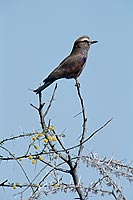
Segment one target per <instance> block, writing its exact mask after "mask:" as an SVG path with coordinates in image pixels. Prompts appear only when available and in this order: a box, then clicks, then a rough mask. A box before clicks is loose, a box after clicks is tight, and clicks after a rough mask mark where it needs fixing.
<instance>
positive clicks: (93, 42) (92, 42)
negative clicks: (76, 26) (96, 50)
mask: <svg viewBox="0 0 133 200" xmlns="http://www.w3.org/2000/svg"><path fill="white" fill-rule="evenodd" d="M97 42H98V41H96V40H91V41H90V44H95V43H97Z"/></svg>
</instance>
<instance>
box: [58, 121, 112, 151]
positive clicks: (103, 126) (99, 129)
mask: <svg viewBox="0 0 133 200" xmlns="http://www.w3.org/2000/svg"><path fill="white" fill-rule="evenodd" d="M112 120H113V118H111V119H109V120H108V121H107V122H106V123H105V124H104V125H102V126H101V127H100V128H98V129H97V130H96V131H94V132H93V133H92V134H91V135H90V136H89V137H88V138H87V139H85V140H84V141H83V142H82V144H84V143H86V142H87V141H88V140H90V139H91V138H92V137H93V136H94V135H95V134H96V133H98V132H99V131H101V130H102V129H103V128H105V126H107V125H108V124H109V123H110V122H111V121H112ZM80 145H81V143H79V144H77V145H75V146H73V147H70V148H67V149H66V150H67V151H69V150H72V149H75V148H77V147H79V146H80ZM63 151H64V150H60V151H59V152H63Z"/></svg>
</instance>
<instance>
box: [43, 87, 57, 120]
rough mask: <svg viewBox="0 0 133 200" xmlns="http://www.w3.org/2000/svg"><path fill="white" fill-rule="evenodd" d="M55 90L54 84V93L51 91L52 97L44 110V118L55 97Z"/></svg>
mask: <svg viewBox="0 0 133 200" xmlns="http://www.w3.org/2000/svg"><path fill="white" fill-rule="evenodd" d="M56 89H57V83H56V85H55V88H54V91H53V93H52V97H51V99H50V102H49V105H48V107H47V109H46V111H45V113H44V115H43V116H44V117H46V115H47V114H48V112H49V109H50V108H51V105H52V102H53V100H54V96H55V92H56Z"/></svg>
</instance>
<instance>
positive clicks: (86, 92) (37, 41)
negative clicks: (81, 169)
mask: <svg viewBox="0 0 133 200" xmlns="http://www.w3.org/2000/svg"><path fill="white" fill-rule="evenodd" d="M132 10H133V2H132V1H131V0H127V1H124V0H121V1H120V0H118V1H114V0H112V1H111V0H110V1H106V0H101V1H96V0H93V1H89V0H83V1H75V0H73V1H70V0H68V1H61V0H57V1H51V0H49V1H43V0H39V1H35V0H28V1H25V0H23V1H21V0H20V1H15V0H12V1H10V0H7V1H0V27H1V31H0V44H1V45H0V55H1V59H0V85H1V98H0V110H1V112H0V121H1V126H0V137H1V138H5V137H9V136H11V135H12V134H13V135H15V134H20V133H21V132H31V131H33V130H38V129H39V128H40V126H39V120H38V115H37V112H36V111H35V110H34V109H33V108H31V107H30V105H29V104H30V103H33V104H37V102H38V99H37V96H36V95H35V94H33V93H32V92H31V91H29V90H28V89H29V88H32V89H34V88H36V87H37V86H38V85H39V84H40V83H41V81H42V80H43V79H44V78H45V77H46V76H47V75H48V73H49V72H51V71H52V70H53V69H54V68H55V67H56V66H57V65H58V64H59V63H60V61H61V60H62V59H64V57H65V56H67V55H68V54H69V52H70V51H71V48H72V45H73V42H74V41H75V40H76V39H77V38H78V37H79V36H82V35H89V36H90V37H91V38H92V39H95V40H98V41H99V42H98V43H97V44H95V45H93V46H92V47H91V49H90V51H89V59H88V62H87V65H86V68H85V69H84V72H83V73H82V75H81V76H80V78H79V80H80V83H81V89H82V95H83V97H84V101H85V105H86V112H87V117H88V124H87V127H88V134H89V133H90V132H92V131H93V130H95V129H97V128H98V127H99V126H101V125H102V124H103V123H105V122H106V121H107V120H108V119H110V118H111V117H113V121H112V122H111V124H110V125H108V127H106V128H105V129H104V130H102V131H101V132H100V133H99V134H98V135H96V136H95V137H94V138H93V139H92V140H91V141H90V142H89V143H87V148H88V149H90V151H94V152H98V154H99V155H100V156H109V157H111V156H113V157H114V158H116V159H120V160H125V161H126V162H128V163H129V162H130V161H132V160H133V155H132V152H133V148H132V141H133V136H132V116H133V106H132V102H133V93H132V92H131V91H132V89H131V88H132V85H133V78H132V74H133V59H132V57H133V56H132V46H133V26H132V21H133V12H132ZM74 85H75V82H74V80H59V81H58V90H57V93H56V100H55V101H54V105H53V108H52V110H51V112H50V114H49V118H51V120H52V123H53V124H54V125H55V127H56V130H57V132H61V131H63V130H64V129H66V132H65V133H66V139H65V140H66V144H67V145H68V146H69V145H72V144H75V143H77V142H78V137H79V135H80V128H81V118H80V117H77V118H74V119H73V116H74V115H75V114H77V113H79V112H80V105H79V100H78V99H77V94H76V88H75V87H74ZM53 87H54V84H53V85H52V86H50V87H49V88H48V89H46V90H45V91H44V92H43V98H44V99H45V101H46V102H48V100H49V98H50V96H51V92H52V90H53ZM71 138H73V141H72V139H71ZM2 170H3V169H2ZM4 173H6V172H4V171H3V174H4ZM2 178H4V175H3V177H2ZM125 184H126V185H127V182H125ZM131 187H133V186H130V187H128V188H127V190H126V195H127V197H128V199H131V196H132V194H131V190H132V189H131ZM8 191H9V190H8ZM127 191H128V192H127ZM0 193H1V196H2V197H3V199H4V200H5V199H7V198H8V199H12V197H11V196H8V194H7V193H5V192H3V191H2V190H1V191H0ZM69 197H71V195H70V196H69Z"/></svg>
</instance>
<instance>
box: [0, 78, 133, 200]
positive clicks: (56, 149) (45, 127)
mask: <svg viewBox="0 0 133 200" xmlns="http://www.w3.org/2000/svg"><path fill="white" fill-rule="evenodd" d="M76 88H77V94H78V98H79V101H80V105H81V113H82V121H83V124H82V133H81V139H80V141H79V144H77V145H75V146H73V147H69V148H66V147H65V145H64V144H63V143H62V141H61V139H60V137H61V136H60V135H58V134H57V133H56V132H55V130H53V131H52V134H53V135H54V136H55V137H56V140H57V143H56V144H55V143H53V142H52V141H51V140H49V134H50V132H49V127H50V122H51V121H50V120H49V122H48V124H47V123H46V121H45V117H46V116H47V114H48V112H49V110H50V108H51V106H52V102H53V100H54V97H55V92H56V89H57V84H56V85H55V88H54V90H53V93H52V96H51V99H50V101H49V104H48V106H47V108H46V110H45V112H43V109H44V105H45V103H44V102H43V101H42V93H39V96H38V97H39V105H38V107H36V106H34V105H33V104H30V105H31V106H32V107H33V108H34V109H36V110H37V111H38V113H39V118H40V124H41V128H42V133H43V135H44V136H43V137H45V138H46V139H47V141H48V143H47V144H45V145H44V146H43V148H40V149H41V151H40V152H36V153H33V154H32V156H33V157H34V158H35V159H38V158H39V156H40V155H43V156H45V157H46V159H43V160H40V162H41V163H42V164H43V167H42V169H41V170H40V171H39V172H38V173H37V175H36V176H34V178H32V181H30V179H29V177H28V175H27V173H26V171H25V169H24V168H23V166H22V164H21V163H20V162H19V159H20V158H21V159H22V158H25V159H26V158H28V157H29V156H30V150H31V147H32V146H33V145H34V141H32V142H31V143H30V144H29V146H28V150H27V151H26V153H25V155H23V156H15V155H14V154H13V153H11V152H10V151H9V150H8V149H6V148H5V147H4V144H5V142H9V141H13V140H15V139H20V138H26V137H29V136H34V135H36V134H37V132H33V133H29V134H22V135H19V136H12V137H11V138H7V139H3V140H2V141H1V142H0V148H2V149H4V150H5V151H7V152H8V153H9V156H7V157H3V156H1V157H0V160H1V161H4V160H16V161H17V163H18V164H19V166H20V167H21V169H22V171H23V173H24V175H25V177H26V178H27V182H28V183H27V184H18V185H17V187H20V188H24V190H23V191H22V192H20V193H19V194H21V195H22V194H23V193H24V192H25V191H26V190H27V189H28V188H29V187H30V188H31V190H32V194H31V196H30V198H29V200H33V199H38V197H39V195H40V193H41V192H40V189H42V188H43V189H44V190H43V192H44V193H45V194H46V195H47V194H48V193H50V192H52V194H54V193H57V192H58V191H64V192H67V191H68V190H69V191H71V192H76V193H77V194H78V198H76V199H80V200H85V199H87V197H88V194H90V193H91V194H98V193H101V195H104V194H108V195H112V196H113V197H114V199H116V200H118V198H119V199H120V198H121V199H122V200H125V199H126V198H125V197H124V195H123V194H122V190H121V188H120V187H118V185H117V184H116V182H115V181H114V179H113V178H112V176H111V175H112V174H113V175H115V176H116V178H118V177H121V176H123V177H126V178H127V179H128V180H129V182H132V181H133V168H132V167H131V166H129V165H124V164H123V163H122V162H119V161H115V160H113V159H110V160H107V159H103V160H102V159H100V158H98V157H97V156H95V155H94V154H92V153H91V155H89V156H86V155H85V156H84V155H83V153H82V152H83V147H84V146H83V145H84V144H85V143H86V142H87V141H89V140H90V139H91V138H92V137H93V136H94V135H95V134H96V133H98V132H99V131H100V130H102V129H103V128H104V127H105V126H107V125H108V124H109V123H110V122H111V121H112V119H110V120H108V121H107V122H106V123H105V124H103V125H102V126H101V127H100V128H98V129H97V130H95V131H94V132H93V133H91V134H90V136H89V137H87V138H86V137H85V133H86V122H87V117H86V113H85V106H84V100H83V98H82V95H81V91H80V84H79V82H78V80H76ZM43 139H44V138H43ZM39 142H41V139H39ZM75 148H78V151H77V155H74V154H71V150H72V149H75ZM48 156H49V159H48ZM56 156H57V157H58V162H56V159H55V157H56ZM80 161H83V163H86V166H87V167H88V166H89V167H91V168H95V169H97V171H99V176H100V178H99V179H98V180H96V181H94V182H92V183H91V184H89V185H88V186H85V185H84V184H83V183H82V182H81V181H80V179H79V174H78V169H79V164H80ZM46 168H47V171H46ZM117 169H118V170H117ZM44 170H45V175H43V176H42V177H41V179H40V175H41V174H42V173H43V174H44ZM58 173H59V175H58ZM62 173H63V174H69V175H70V176H71V177H72V180H73V183H71V181H70V183H69V182H67V183H65V182H63V180H62V177H63V176H62V177H60V174H62ZM50 175H51V176H53V179H54V181H52V182H50V183H48V182H47V178H48V177H49V176H50ZM37 178H39V181H38V180H37ZM36 180H37V182H38V184H34V182H35V181H36ZM7 181H8V180H7V179H5V180H4V181H3V182H1V183H0V186H2V187H12V184H9V183H7ZM55 183H56V184H55ZM104 185H105V188H107V186H109V187H110V186H111V187H112V190H110V188H111V187H110V188H109V189H108V190H106V189H104ZM54 186H55V187H54Z"/></svg>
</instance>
